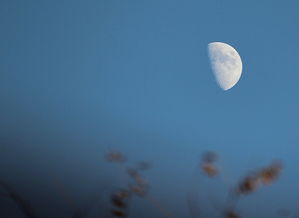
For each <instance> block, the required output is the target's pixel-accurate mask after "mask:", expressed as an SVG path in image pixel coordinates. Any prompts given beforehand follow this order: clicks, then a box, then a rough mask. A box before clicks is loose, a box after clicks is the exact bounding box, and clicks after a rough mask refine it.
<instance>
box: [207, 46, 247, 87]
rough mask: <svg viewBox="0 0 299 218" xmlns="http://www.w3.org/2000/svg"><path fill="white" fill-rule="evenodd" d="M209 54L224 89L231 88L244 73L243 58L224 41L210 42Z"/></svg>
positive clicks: (216, 77)
mask: <svg viewBox="0 0 299 218" xmlns="http://www.w3.org/2000/svg"><path fill="white" fill-rule="evenodd" d="M208 54H209V59H210V63H211V67H212V70H213V72H214V76H215V79H216V81H217V83H218V85H219V86H220V88H222V89H223V90H224V91H226V90H228V89H231V88H232V87H233V86H234V85H236V84H237V82H238V81H239V79H240V77H241V74H242V60H241V57H240V55H239V54H238V52H237V51H236V50H235V49H234V48H233V47H232V46H230V45H228V44H226V43H223V42H211V43H209V44H208Z"/></svg>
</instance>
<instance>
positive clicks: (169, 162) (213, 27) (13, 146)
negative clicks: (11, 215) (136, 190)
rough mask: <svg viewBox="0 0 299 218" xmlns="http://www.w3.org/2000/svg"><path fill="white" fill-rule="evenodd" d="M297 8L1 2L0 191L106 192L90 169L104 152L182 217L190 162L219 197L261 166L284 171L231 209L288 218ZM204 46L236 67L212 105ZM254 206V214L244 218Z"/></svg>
mask: <svg viewBox="0 0 299 218" xmlns="http://www.w3.org/2000/svg"><path fill="white" fill-rule="evenodd" d="M298 7H299V3H298V2H297V1H287V2H285V1H276V0H271V1H232V0H228V1H222V0H209V1H206V0H197V1H195V0H192V1H182V0H172V1H168V0H167V1H166V0H151V1H143V0H138V1H137V0H109V1H108V0H98V1H94V0H87V1H78V0H73V1H66V0H59V1H58V0H52V1H34V0H29V1H20V0H1V3H0V27H1V29H0V33H1V40H0V90H1V92H0V99H1V102H2V103H1V108H0V113H1V122H0V127H1V130H2V131H1V132H2V133H1V135H0V136H1V141H2V143H1V144H2V145H1V152H0V163H1V165H2V167H1V171H2V175H1V177H3V178H4V179H6V180H9V181H11V182H12V183H14V184H16V185H18V187H20V189H25V188H24V187H25V186H26V187H27V186H28V187H31V188H32V187H35V188H36V189H40V190H41V191H43V190H45V189H49V187H50V186H51V179H50V178H51V175H53V173H55V174H56V175H57V177H59V178H60V179H61V180H62V182H64V183H67V184H68V186H69V189H70V190H69V191H70V192H72V193H74V195H76V194H77V195H78V196H80V193H84V192H85V191H86V192H88V191H92V189H93V187H94V186H95V185H96V184H97V181H101V180H105V179H103V178H106V179H108V178H110V179H111V180H112V178H114V177H113V175H111V173H110V171H111V170H116V171H117V169H115V168H113V166H110V165H109V164H107V163H106V162H105V161H104V160H103V155H104V153H105V152H107V151H108V150H109V149H117V150H121V151H123V152H124V153H126V154H127V155H128V157H129V158H130V160H132V161H134V160H139V159H145V160H149V161H150V162H152V163H153V169H152V170H151V171H150V172H149V174H148V179H149V180H150V181H152V186H153V189H152V192H153V195H154V196H155V197H156V198H158V199H160V200H161V201H163V202H166V203H165V204H166V206H167V207H169V208H170V209H173V210H176V208H180V209H177V213H178V214H179V215H180V216H181V217H183V216H184V215H186V214H187V206H186V203H185V199H184V197H183V196H184V194H185V192H186V189H187V188H186V187H188V184H189V182H190V180H191V178H192V175H193V171H194V167H195V166H196V164H197V160H198V157H199V155H200V154H201V153H202V152H203V151H206V150H214V151H216V152H217V153H219V155H220V156H221V161H222V164H223V167H224V168H227V172H228V175H229V176H228V177H229V180H230V181H231V182H232V183H234V182H235V181H237V179H238V178H239V177H240V176H242V175H244V174H245V173H246V172H247V170H249V169H254V168H255V167H259V166H263V165H265V164H267V163H269V162H271V161H272V160H273V159H275V158H278V159H281V160H283V162H284V164H285V169H284V171H283V175H282V177H281V178H280V180H279V181H278V182H277V183H275V184H274V185H273V186H271V187H269V188H267V189H266V190H264V191H261V192H259V193H257V194H256V195H255V196H253V197H250V198H249V199H246V200H244V202H241V203H240V210H241V211H242V212H243V213H244V214H248V216H249V217H252V216H255V217H265V216H266V215H269V214H270V215H271V213H273V211H275V209H276V208H279V207H288V208H291V209H294V208H296V205H295V204H294V201H295V200H296V197H297V196H296V195H297V194H299V193H296V192H297V188H296V185H297V184H298V181H299V176H298V175H297V165H298V157H299V152H298V148H297V146H298V127H299V123H298V121H299V115H298V109H299V102H298V96H297V95H298V91H299V82H298V79H299V76H298V72H299V69H298V64H297V62H298V59H299V52H298V51H299V24H298V20H299V14H298V10H297V9H298ZM214 41H221V42H225V43H228V44H230V45H232V46H233V47H234V48H236V50H238V52H239V54H240V56H241V58H242V61H243V74H242V77H241V79H240V81H239V82H238V84H237V85H236V86H235V87H233V88H232V89H231V90H228V91H226V92H223V91H222V90H221V89H220V88H219V87H218V86H217V83H216V82H215V80H214V77H213V74H212V71H211V69H210V65H209V60H208V56H207V44H208V43H210V42H214ZM78 177H79V178H78ZM111 177H112V178H111ZM74 178H76V181H74ZM22 184H23V185H22ZM24 184H25V185H24ZM36 184H39V185H38V186H37V187H36ZM169 184H171V185H169ZM86 187H90V188H86ZM207 187H210V186H209V184H207ZM211 187H212V186H211ZM53 189H54V188H53ZM85 189H86V190H85ZM24 193H26V191H24ZM50 195H54V194H52V193H49V196H50ZM277 196H280V198H277ZM52 197H53V196H52ZM53 198H54V197H53ZM37 199H38V198H34V199H33V201H35V203H36V204H39V201H38V200H37ZM270 199H271V201H270V202H269V204H268V205H266V203H264V202H265V201H266V200H267V201H268V200H270ZM246 202H247V203H248V202H249V203H248V204H247V203H246ZM261 203H264V204H265V210H262V211H261V213H260V214H259V213H257V212H256V213H257V214H255V211H254V212H252V210H251V209H252V208H256V207H258V206H260V204H261ZM267 203H268V202H267ZM40 204H41V203H40ZM57 204H58V203H57ZM57 207H58V206H57ZM140 207H142V206H140ZM144 207H146V206H144ZM136 211H138V209H135V214H137V212H136ZM132 213H133V215H132V216H133V217H136V216H137V215H136V216H134V209H133V212H132ZM207 213H208V212H207ZM263 213H264V214H263ZM265 214H266V215H265ZM270 215H269V216H270Z"/></svg>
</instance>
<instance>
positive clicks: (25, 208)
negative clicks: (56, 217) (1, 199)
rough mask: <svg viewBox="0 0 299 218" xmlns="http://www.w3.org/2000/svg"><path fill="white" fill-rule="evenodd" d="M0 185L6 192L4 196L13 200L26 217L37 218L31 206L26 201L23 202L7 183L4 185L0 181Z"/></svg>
mask: <svg viewBox="0 0 299 218" xmlns="http://www.w3.org/2000/svg"><path fill="white" fill-rule="evenodd" d="M0 185H1V186H2V187H3V188H4V189H5V191H6V192H7V194H5V195H4V196H5V197H8V198H10V199H11V200H13V201H14V202H15V203H16V204H17V205H18V206H19V208H20V210H21V211H22V213H23V214H24V215H25V216H26V217H28V218H38V216H37V214H36V213H35V211H34V210H33V208H32V207H31V205H30V204H29V203H28V202H27V201H25V200H24V199H23V198H22V197H21V196H20V195H19V194H17V192H16V191H15V190H14V189H13V188H12V187H11V186H10V185H8V184H7V183H5V182H3V181H0ZM1 194H2V193H1ZM2 196H3V195H2Z"/></svg>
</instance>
